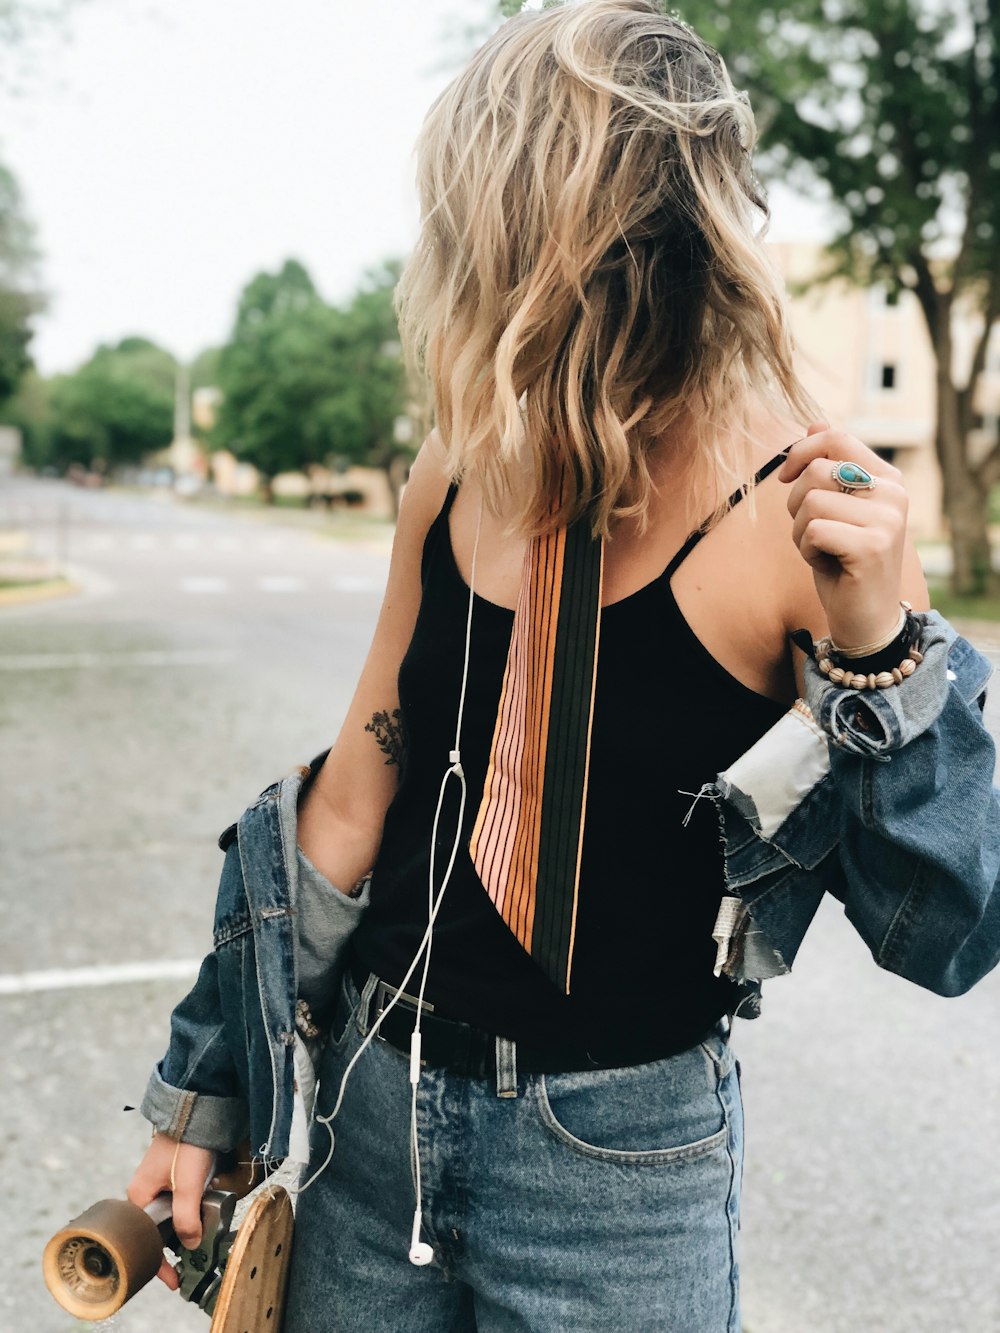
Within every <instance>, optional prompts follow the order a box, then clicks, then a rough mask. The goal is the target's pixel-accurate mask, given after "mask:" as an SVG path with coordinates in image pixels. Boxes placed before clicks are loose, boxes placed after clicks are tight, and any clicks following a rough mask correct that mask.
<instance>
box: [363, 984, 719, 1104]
mask: <svg viewBox="0 0 1000 1333" xmlns="http://www.w3.org/2000/svg"><path fill="white" fill-rule="evenodd" d="M351 976H352V978H353V980H354V984H355V986H356V987H357V988H358V993H359V994H360V995H361V996H362V1009H361V1011H360V1012H359V1015H358V1017H359V1019H360V1021H361V1025H362V1027H363V1028H364V1030H365V1031H366V1032H368V1031H370V1030H371V1027H372V1025H373V1024H374V1023H375V1021H376V1019H377V1018H378V1016H379V1014H380V1013H381V1012H382V1011H383V1009H385V1008H386V1006H387V1005H388V1003H389V1001H390V1000H391V999H392V997H393V996H394V995H395V994H396V991H395V988H394V987H392V986H390V985H389V984H388V982H385V981H382V979H381V978H379V977H376V978H375V985H374V989H373V990H372V993H371V996H370V998H369V999H368V1001H367V1003H365V1002H364V995H365V991H366V988H367V986H368V983H369V979H370V976H371V974H370V973H369V971H368V969H367V968H366V967H364V966H363V964H361V963H360V962H358V960H357V959H352V960H351ZM416 1011H417V999H416V997H415V996H413V995H409V994H407V993H406V992H405V991H403V992H402V994H401V995H400V999H399V1001H398V1003H397V1004H395V1005H393V1007H392V1008H391V1009H390V1010H389V1012H388V1013H387V1014H386V1016H385V1018H383V1020H382V1022H381V1023H380V1024H379V1028H378V1032H377V1034H376V1036H377V1037H379V1038H381V1039H382V1040H383V1041H385V1042H387V1043H388V1044H389V1045H390V1046H392V1047H394V1048H395V1049H396V1050H397V1051H400V1052H401V1053H402V1054H403V1055H407V1056H408V1055H409V1053H410V1035H411V1033H412V1032H413V1024H414V1017H415V1015H416ZM713 1027H714V1025H713ZM420 1032H421V1040H420V1051H421V1056H422V1059H421V1063H422V1064H424V1065H434V1066H436V1067H438V1068H442V1069H446V1070H448V1072H449V1073H453V1074H464V1075H466V1076H467V1077H470V1078H494V1077H495V1076H496V1072H497V1063H496V1047H497V1037H496V1034H495V1033H492V1032H485V1031H483V1029H482V1028H477V1027H472V1026H471V1025H470V1024H469V1023H462V1022H459V1021H457V1020H455V1019H452V1018H443V1017H442V1016H441V1015H440V1014H436V1013H434V1012H433V1006H429V1005H428V1004H427V1002H426V1001H425V1002H424V1006H423V1015H422V1017H421V1020H420ZM707 1035H708V1033H705V1034H703V1036H702V1037H698V1038H695V1041H694V1042H692V1043H691V1044H692V1045H695V1044H697V1042H698V1041H699V1040H703V1039H704V1037H705V1036H707ZM515 1046H516V1064H517V1072H518V1073H519V1074H566V1073H570V1072H571V1071H573V1070H587V1069H614V1068H618V1067H621V1066H623V1065H633V1064H645V1063H647V1062H648V1061H651V1060H660V1059H662V1058H664V1056H665V1055H666V1054H667V1052H664V1051H658V1052H656V1053H644V1054H639V1055H638V1056H637V1058H635V1059H622V1058H621V1057H620V1056H619V1058H617V1059H614V1060H611V1061H602V1060H600V1059H596V1058H595V1057H594V1056H593V1055H592V1054H591V1053H590V1052H589V1051H588V1050H585V1049H584V1048H583V1047H582V1046H580V1045H578V1044H573V1043H567V1042H560V1043H559V1045H558V1046H551V1045H545V1044H543V1043H542V1044H539V1043H528V1042H522V1041H518V1042H516V1043H515Z"/></svg>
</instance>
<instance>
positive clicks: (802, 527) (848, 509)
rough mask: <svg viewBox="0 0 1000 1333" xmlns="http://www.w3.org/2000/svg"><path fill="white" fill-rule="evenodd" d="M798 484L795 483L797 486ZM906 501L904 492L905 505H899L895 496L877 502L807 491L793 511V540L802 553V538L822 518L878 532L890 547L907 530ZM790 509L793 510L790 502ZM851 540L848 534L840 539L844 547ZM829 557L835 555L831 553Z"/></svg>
mask: <svg viewBox="0 0 1000 1333" xmlns="http://www.w3.org/2000/svg"><path fill="white" fill-rule="evenodd" d="M798 484H799V483H798V482H796V485H798ZM905 500H906V496H905V492H903V493H902V501H903V503H902V504H900V503H899V502H898V501H897V500H896V498H895V497H889V496H886V497H885V498H884V499H876V498H875V495H873V494H871V493H866V494H864V495H844V494H843V492H841V491H824V490H819V489H818V488H812V489H810V490H808V491H806V492H805V494H804V495H803V497H802V499H801V501H800V502H799V504H798V505H797V507H796V508H795V510H793V513H794V519H795V521H794V522H793V524H792V540H793V541H794V542H795V545H796V546H798V548H799V549H800V550H802V549H803V548H802V541H803V535H804V533H805V531H806V529H807V527H808V526H809V525H810V524H811V523H814V522H816V521H817V520H819V519H823V520H832V521H834V522H836V523H840V524H843V525H845V526H848V527H852V528H857V529H878V530H879V531H880V532H881V533H883V535H884V536H885V537H886V538H887V539H888V543H889V544H890V545H891V544H893V543H894V542H895V541H897V540H902V537H903V534H904V532H905V529H906V503H905ZM789 509H790V510H791V509H792V505H791V503H789ZM848 538H849V534H846V533H845V534H843V535H842V536H841V539H840V541H841V544H843V543H844V542H847V541H848ZM803 554H805V552H804V551H803ZM827 554H830V555H833V554H836V553H835V552H833V551H828V552H827Z"/></svg>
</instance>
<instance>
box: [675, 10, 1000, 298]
mask: <svg viewBox="0 0 1000 1333" xmlns="http://www.w3.org/2000/svg"><path fill="white" fill-rule="evenodd" d="M679 10H680V13H681V15H682V17H684V18H685V19H686V20H688V21H689V22H690V23H691V24H692V25H693V26H694V27H695V28H696V29H697V31H698V32H699V33H701V34H702V35H703V36H704V37H705V38H707V39H708V40H709V41H710V42H712V43H713V44H714V45H716V46H717V47H718V48H719V50H720V51H721V52H722V54H723V56H724V57H725V59H726V62H727V64H728V66H729V70H730V73H731V74H732V77H733V80H734V82H735V83H736V85H737V87H745V88H746V89H747V91H748V92H749V94H750V99H751V103H752V105H753V107H754V110H755V113H756V116H757V121H758V125H759V127H760V130H761V139H760V146H759V151H758V156H757V163H758V166H759V168H760V170H761V174H762V175H763V176H765V178H767V177H771V178H779V177H780V178H781V179H783V180H785V181H786V182H787V183H788V184H790V185H791V186H792V187H798V188H800V189H801V190H802V191H803V192H808V193H812V194H814V195H815V193H816V190H817V186H820V188H821V191H822V192H824V193H826V194H827V195H828V197H829V198H830V201H831V205H832V208H831V213H832V216H833V219H834V221H835V223H836V235H835V239H834V241H833V244H832V247H831V252H832V255H833V256H834V259H835V263H834V264H833V265H832V266H831V270H830V272H831V274H832V273H844V274H845V275H847V276H849V277H851V278H854V279H855V280H858V281H861V282H869V281H873V280H881V281H884V282H885V283H886V284H887V285H888V286H889V288H890V289H893V290H898V289H899V287H900V286H901V285H908V286H915V285H916V282H917V273H916V270H917V269H918V268H922V267H923V266H924V262H925V261H926V257H927V248H928V247H929V246H932V245H933V244H934V243H935V242H936V241H939V240H941V238H942V237H944V236H946V235H947V234H948V224H947V222H946V219H947V215H948V210H949V209H950V210H951V212H952V214H953V215H957V220H958V223H959V225H960V227H961V230H962V236H963V240H962V245H961V251H960V254H959V257H958V260H957V261H956V263H955V264H954V265H952V266H951V276H952V277H953V279H954V280H955V281H956V283H958V284H960V285H961V284H965V283H971V284H976V283H978V282H979V281H980V280H982V279H983V278H985V277H987V276H989V275H991V274H993V273H995V272H996V271H997V268H998V266H1000V95H998V87H1000V66H998V49H1000V15H998V14H997V12H996V10H995V7H994V10H993V13H992V16H991V15H990V13H989V11H988V9H987V5H986V3H985V0H956V3H952V4H948V5H941V4H938V3H937V2H936V0H891V2H890V3H886V2H885V0H785V2H782V3H778V4H769V3H760V0H756V2H747V0H745V2H744V3H742V4H739V5H734V4H730V3H728V0H721V2H719V0H681V3H680V4H679ZM954 229H955V228H954V222H953V223H952V231H954Z"/></svg>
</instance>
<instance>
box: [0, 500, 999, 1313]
mask: <svg viewBox="0 0 1000 1333" xmlns="http://www.w3.org/2000/svg"><path fill="white" fill-rule="evenodd" d="M60 515H62V520H61V522H60V521H59V516H60ZM12 524H13V525H15V526H22V527H24V528H25V529H26V530H28V531H30V532H32V534H33V537H34V540H35V543H36V546H37V547H38V549H40V550H44V548H45V547H46V545H56V544H58V543H60V542H61V543H62V544H63V546H64V547H67V546H68V555H69V559H70V562H71V564H72V565H73V567H74V570H75V571H76V573H77V575H78V577H79V578H80V580H81V582H82V584H83V588H84V591H83V592H82V593H81V594H80V595H79V596H77V597H74V598H71V599H66V600H63V601H54V602H47V603H44V604H38V605H36V606H31V607H24V608H6V609H3V608H0V810H2V815H0V895H2V896H0V903H2V908H3V912H4V917H5V924H6V929H5V930H4V931H3V933H2V935H0V1049H2V1051H3V1052H4V1077H3V1089H4V1096H3V1101H2V1111H0V1126H2V1133H0V1166H2V1168H3V1172H4V1178H5V1179H6V1180H7V1182H8V1183H7V1195H8V1199H9V1200H10V1201H11V1202H12V1203H13V1206H10V1205H9V1206H8V1207H7V1208H6V1209H5V1210H4V1211H3V1214H2V1217H0V1251H2V1253H3V1254H4V1256H5V1260H6V1262H5V1271H4V1278H3V1281H2V1282H0V1331H2V1333H29V1331H30V1333H63V1331H64V1330H65V1331H68V1330H70V1329H73V1328H78V1327H80V1325H78V1324H76V1323H75V1321H73V1320H72V1319H70V1318H69V1317H68V1316H66V1315H64V1314H63V1313H62V1312H61V1311H60V1310H59V1309H58V1308H57V1307H56V1305H55V1304H54V1303H53V1302H52V1301H51V1298H50V1297H49V1296H48V1294H47V1293H46V1292H45V1290H44V1287H43V1285H42V1282H41V1277H40V1253H41V1249H42V1246H43V1244H44V1241H45V1239H46V1237H47V1236H48V1235H49V1234H50V1233H51V1232H52V1231H53V1230H54V1229H55V1228H56V1227H58V1226H59V1225H61V1224H62V1223H63V1222H65V1221H66V1220H67V1219H68V1218H69V1217H70V1216H72V1215H74V1214H75V1213H77V1212H79V1211H81V1210H82V1209H83V1208H84V1207H85V1206H87V1205H88V1204H89V1203H91V1202H92V1201H93V1200H95V1199H97V1198H100V1197H103V1196H107V1195H115V1194H119V1195H120V1194H121V1192H122V1190H123V1187H124V1185H125V1183H126V1182H127V1180H128V1178H129V1176H130V1175H131V1172H132V1169H133V1167H134V1165H135V1163H136V1161H137V1160H138V1158H139V1156H140V1155H141V1153H142V1151H143V1150H144V1147H145V1143H146V1141H147V1140H148V1127H147V1126H146V1125H145V1122H143V1121H142V1120H141V1119H140V1118H139V1117H138V1114H137V1113H136V1112H131V1113H125V1112H123V1111H122V1107H123V1106H124V1105H125V1104H126V1103H132V1104H135V1103H137V1102H138V1101H139V1099H140V1097H141V1094H142V1089H143V1086H144V1084H145V1080H146V1077H147V1074H148V1071H149V1068H150V1067H151V1065H152V1064H153V1062H154V1061H155V1060H156V1059H158V1058H159V1056H160V1055H161V1054H162V1051H163V1046H164V1043H165V1039H166V1030H167V1017H168V1014H169V1010H170V1008H171V1007H172V1005H173V1004H174V1003H175V1002H176V1001H177V1000H178V999H179V998H180V996H181V995H182V994H183V993H184V992H185V991H186V989H187V988H188V986H189V984H190V978H189V977H187V976H185V975H175V976H173V977H170V976H159V977H158V976H157V975H156V973H155V970H156V968H157V967H158V966H159V965H161V964H163V963H165V962H167V963H169V962H170V961H171V960H173V961H177V960H179V961H180V962H181V964H182V965H183V964H184V962H185V961H187V960H196V959H197V958H198V957H199V956H200V955H201V954H202V953H203V952H205V951H206V950H207V948H208V947H209V946H210V923H211V908H212V901H213V898H214V893H215V884H216V879H217V875H218V870H219V866H220V864H221V856H220V853H219V852H218V851H217V849H216V847H215V839H216V837H217V836H218V833H219V832H220V831H221V829H222V828H223V827H225V826H226V825H227V824H228V823H230V822H231V821H232V820H233V819H235V818H236V817H237V816H238V814H239V813H240V811H241V810H242V809H243V808H244V806H245V805H246V804H247V803H248V801H249V800H250V799H252V798H253V797H254V796H255V795H256V793H257V792H258V791H259V790H260V789H261V788H262V787H264V786H265V785H267V783H269V782H270V781H272V780H273V779H274V778H275V777H277V776H279V775H280V774H282V773H283V772H286V771H288V770H289V769H290V768H291V767H292V766H293V765H295V764H296V763H299V762H302V761H303V760H305V759H308V758H309V757H311V756H312V755H313V754H314V753H315V752H316V751H317V750H319V749H321V748H322V747H323V746H324V745H325V744H327V743H329V741H330V739H331V738H332V737H333V735H335V734H336V730H337V728H338V726H339V721H340V718H341V716H342V714H343V711H344V709H345V708H346V705H347V702H348V699H349V697H350V693H351V691H352V689H353V686H354V682H355V680H356V678H357V674H358V672H359V670H360V667H361V664H362V661H363V659H364V655H365V652H366V651H367V646H368V642H369V639H370V635H371V630H372V627H373V624H374V619H375V615H376V613H377V609H378V605H379V600H380V593H381V588H382V585H383V583H384V579H385V573H386V569H387V564H388V554H387V546H386V543H385V542H384V541H378V540H374V541H368V542H366V543H357V542H352V543H343V542H336V541H331V540H329V539H328V538H324V537H322V536H321V535H320V534H319V532H318V531H317V530H316V529H314V528H313V527H312V526H310V525H308V524H301V525H290V526H289V525H284V524H279V523H276V522H272V521H269V520H267V519H266V518H265V519H261V518H259V517H258V518H251V517H248V516H230V515H227V514H219V513H216V512H205V511H203V510H201V509H199V508H198V507H197V506H194V505H180V504H175V503H172V502H167V501H156V500H155V499H153V498H150V497H130V496H123V495H118V494H113V493H110V494H105V493H86V492H79V491H72V490H70V489H69V488H67V487H65V486H64V485H63V484H61V483H56V482H50V483H39V482H30V481H20V480H19V481H15V482H6V483H0V531H2V530H3V529H4V528H5V527H9V526H11V525H12ZM60 528H61V529H62V530H61V534H60ZM983 646H984V647H986V648H987V649H988V650H989V651H990V652H991V654H992V655H993V656H994V658H995V659H996V660H1000V632H998V634H997V638H996V640H995V641H994V642H992V643H988V642H987V643H984V644H983ZM990 706H991V715H990V716H991V724H992V725H993V729H994V732H995V733H996V732H997V729H998V724H1000V690H997V691H994V698H993V699H992V700H991V705H990ZM123 963H136V964H138V965H139V966H140V969H141V970H142V977H143V978H144V979H140V980H133V981H128V982H123V981H116V980H115V979H114V978H113V977H112V976H104V977H103V978H102V976H101V975H100V974H99V973H96V972H95V971H94V969H97V968H101V967H106V966H117V965H120V964H123ZM60 969H82V970H83V972H82V974H76V975H73V974H71V975H68V976H64V977H62V978H60V977H58V976H52V975H46V976H42V977H40V978H38V979H36V983H35V985H36V987H37V988H35V989H32V990H30V991H28V992H26V993H20V994H19V993H16V992H15V993H10V992H11V991H12V989H13V988H14V987H16V986H17V985H18V984H19V983H18V982H17V980H16V978H23V977H24V976H25V974H27V973H44V974H51V973H53V972H55V971H57V970H60ZM84 980H86V981H88V982H90V983H98V984H88V985H84V984H82V982H83V981H84ZM5 990H6V992H7V993H5ZM998 1031H1000V974H996V975H993V976H991V977H989V978H987V979H986V980H985V981H984V982H983V983H981V984H980V985H979V986H978V987H977V988H976V989H975V990H974V991H973V992H972V993H971V994H969V995H967V996H964V997H962V998H960V999H957V1000H942V999H939V998H938V997H935V996H933V995H930V994H927V993H924V992H921V991H919V990H918V989H917V988H915V987H913V986H911V985H908V984H907V983H905V982H902V981H900V980H899V979H898V978H895V977H892V976H889V975H887V974H885V973H882V972H880V971H879V970H878V969H877V968H876V967H875V965H874V964H873V963H872V961H871V959H870V957H869V956H868V954H867V951H866V950H865V949H864V947H863V945H862V944H861V943H860V941H859V940H858V939H857V938H856V936H855V935H854V934H853V932H852V930H851V928H850V927H849V926H848V925H847V924H846V923H845V921H844V919H843V917H842V915H841V914H840V909H839V907H838V906H837V905H836V904H832V905H831V907H830V908H829V909H824V910H823V911H822V912H821V914H820V917H819V918H818V919H817V921H816V923H815V924H814V926H813V928H812V931H811V932H810V934H809V936H808V937H807V940H806V942H805V944H804V946H803V948H802V951H801V953H800V956H799V959H798V961H797V962H796V967H795V975H794V977H789V978H779V979H776V980H773V981H771V982H769V983H768V985H767V987H766V990H765V1011H764V1016H763V1018H762V1019H761V1020H759V1021H757V1022H753V1023H745V1022H741V1023H739V1024H738V1025H737V1032H736V1037H735V1040H736V1043H737V1049H738V1051H739V1054H740V1058H741V1061H742V1064H743V1078H744V1095H745V1101H746V1112H747V1125H748V1151H747V1161H746V1173H745V1196H744V1197H745V1204H744V1215H743V1290H744V1322H745V1329H746V1331H747V1333H807V1331H808V1333H904V1331H905V1333H924V1331H926V1333H988V1331H989V1330H1000V1265H998V1263H997V1243H998V1240H1000V1188H998V1186H1000V1166H998V1158H997V1152H996V1143H997V1139H998V1131H1000V1060H998V1057H997V1054H996V1050H997V1033H998ZM105 1327H109V1328H114V1329H115V1330H117V1331H118V1333H154V1330H155V1331H156V1333H174V1330H176V1331H177V1333H184V1330H201V1333H206V1330H207V1321H206V1320H205V1317H204V1316H203V1315H201V1314H200V1312H197V1311H193V1310H191V1309H189V1308H188V1307H185V1306H184V1305H183V1304H181V1302H179V1301H178V1300H177V1298H176V1297H174V1296H172V1295H171V1294H170V1293H168V1292H167V1291H166V1290H165V1289H164V1288H162V1287H161V1286H160V1284H158V1283H154V1284H153V1285H152V1288H151V1289H150V1290H149V1291H147V1292H144V1293H142V1295H141V1296H140V1297H139V1298H138V1299H137V1300H136V1301H135V1302H133V1303H132V1304H131V1305H129V1306H127V1307H126V1308H125V1310H124V1311H123V1312H122V1313H121V1314H120V1315H119V1316H117V1317H116V1318H115V1319H114V1320H113V1321H111V1322H110V1323H109V1324H108V1325H105ZM400 1333H405V1331H404V1330H401V1331H400ZM704 1333H715V1331H714V1330H704Z"/></svg>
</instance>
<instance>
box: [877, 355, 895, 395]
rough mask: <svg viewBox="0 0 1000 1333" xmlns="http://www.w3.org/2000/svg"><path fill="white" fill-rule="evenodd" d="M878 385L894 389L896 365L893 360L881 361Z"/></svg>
mask: <svg viewBox="0 0 1000 1333" xmlns="http://www.w3.org/2000/svg"><path fill="white" fill-rule="evenodd" d="M880 385H881V387H882V388H883V389H895V387H896V366H895V363H894V362H890V361H883V362H882V378H881V381H880Z"/></svg>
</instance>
